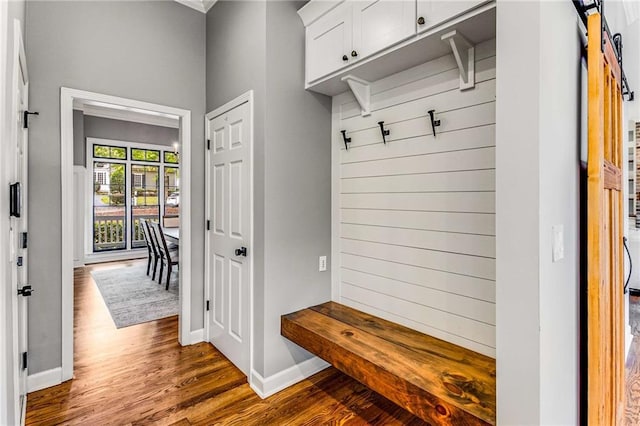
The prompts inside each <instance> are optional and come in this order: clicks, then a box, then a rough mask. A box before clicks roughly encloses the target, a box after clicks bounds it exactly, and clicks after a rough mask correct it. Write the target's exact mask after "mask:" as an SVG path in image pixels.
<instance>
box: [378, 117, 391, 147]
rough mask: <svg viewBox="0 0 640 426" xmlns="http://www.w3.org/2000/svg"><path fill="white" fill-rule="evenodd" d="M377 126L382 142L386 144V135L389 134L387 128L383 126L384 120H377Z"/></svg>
mask: <svg viewBox="0 0 640 426" xmlns="http://www.w3.org/2000/svg"><path fill="white" fill-rule="evenodd" d="M378 126H380V133H382V142H384V144H385V145H386V144H387V136H389V133H390V132H389V129H385V128H384V121H378Z"/></svg>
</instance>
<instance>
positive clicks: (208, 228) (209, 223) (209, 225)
mask: <svg viewBox="0 0 640 426" xmlns="http://www.w3.org/2000/svg"><path fill="white" fill-rule="evenodd" d="M210 229H211V221H210V220H208V219H207V231H208V230H210Z"/></svg>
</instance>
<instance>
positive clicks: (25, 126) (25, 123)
mask: <svg viewBox="0 0 640 426" xmlns="http://www.w3.org/2000/svg"><path fill="white" fill-rule="evenodd" d="M22 114H23V117H22V128H23V129H28V128H29V116H30V115H40V113H39V112H31V111H23V112H22Z"/></svg>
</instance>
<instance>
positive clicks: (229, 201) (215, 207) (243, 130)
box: [207, 102, 251, 374]
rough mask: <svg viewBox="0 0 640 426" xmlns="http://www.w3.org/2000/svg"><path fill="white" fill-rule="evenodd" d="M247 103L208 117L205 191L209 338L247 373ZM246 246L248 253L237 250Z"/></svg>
mask: <svg viewBox="0 0 640 426" xmlns="http://www.w3.org/2000/svg"><path fill="white" fill-rule="evenodd" d="M249 108H250V107H249V103H248V102H245V103H243V104H241V105H240V106H238V107H236V108H234V109H232V110H230V111H228V112H226V113H224V114H222V115H220V116H218V117H216V118H214V119H212V120H210V121H209V123H208V126H209V134H210V135H211V136H212V138H213V151H212V152H211V158H210V161H209V164H210V166H209V167H211V169H210V173H209V176H210V179H211V181H210V182H209V185H208V188H209V191H210V193H209V194H208V195H207V198H208V200H209V201H208V202H209V203H210V204H209V211H210V212H211V214H212V215H213V217H212V218H211V221H212V223H213V228H212V230H211V232H209V236H208V238H209V253H210V256H211V259H210V265H211V267H210V278H209V282H210V292H209V294H210V295H211V297H212V298H213V301H212V303H211V305H212V311H213V312H212V313H211V315H210V316H209V318H210V319H209V340H210V341H211V343H213V345H214V346H215V347H216V348H218V349H219V350H220V351H221V352H222V353H223V354H225V355H226V357H227V358H229V360H230V361H231V362H233V363H234V364H235V365H236V366H237V367H238V368H240V370H242V371H243V372H244V373H245V374H248V373H249V350H250V348H249V332H248V331H249V285H250V281H249V278H250V273H249V271H250V264H249V262H250V256H251V251H250V250H251V247H249V243H250V241H251V240H250V237H251V236H250V232H249V230H250V214H249V213H250V210H249V209H250V206H251V204H250V201H251V200H250V192H249V188H250V186H249V185H250V181H249V176H250V160H251V159H250V154H251V152H250V140H249V135H250V133H251V129H250V127H249V126H250V122H249V119H250V110H249ZM241 247H246V248H247V255H246V256H243V255H241V254H240V255H239V254H236V249H240V248H241Z"/></svg>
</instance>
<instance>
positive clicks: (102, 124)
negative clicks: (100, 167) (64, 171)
mask: <svg viewBox="0 0 640 426" xmlns="http://www.w3.org/2000/svg"><path fill="white" fill-rule="evenodd" d="M178 133H179V131H178V129H177V128H172V127H164V126H154V125H151V124H144V123H134V122H132V121H124V120H114V119H110V118H103V117H95V116H92V115H84V114H83V113H82V111H78V110H74V111H73V164H75V165H78V166H84V165H85V163H86V162H87V157H86V151H87V144H86V138H100V139H111V140H116V141H125V142H138V143H148V144H153V145H162V146H167V147H173V143H174V142H178V140H179V138H180V136H179V134H178Z"/></svg>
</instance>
